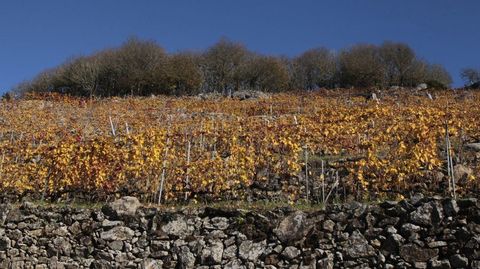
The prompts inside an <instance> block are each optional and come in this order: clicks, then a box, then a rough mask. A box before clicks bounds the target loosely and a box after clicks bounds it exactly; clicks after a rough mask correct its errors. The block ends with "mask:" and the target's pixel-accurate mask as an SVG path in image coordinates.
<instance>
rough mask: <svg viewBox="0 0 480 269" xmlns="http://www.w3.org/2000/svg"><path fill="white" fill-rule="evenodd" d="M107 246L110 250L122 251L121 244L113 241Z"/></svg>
mask: <svg viewBox="0 0 480 269" xmlns="http://www.w3.org/2000/svg"><path fill="white" fill-rule="evenodd" d="M108 246H109V247H110V249H113V250H119V251H120V250H122V249H123V242H122V241H118V240H115V241H112V242H110V243H108Z"/></svg>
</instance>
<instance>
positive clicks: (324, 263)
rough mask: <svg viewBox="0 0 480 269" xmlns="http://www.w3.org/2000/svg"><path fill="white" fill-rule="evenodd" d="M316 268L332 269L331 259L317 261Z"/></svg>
mask: <svg viewBox="0 0 480 269" xmlns="http://www.w3.org/2000/svg"><path fill="white" fill-rule="evenodd" d="M317 268H320V269H333V259H332V258H331V257H327V258H323V259H320V260H318V262H317Z"/></svg>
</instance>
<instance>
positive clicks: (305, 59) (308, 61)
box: [293, 48, 337, 90]
mask: <svg viewBox="0 0 480 269" xmlns="http://www.w3.org/2000/svg"><path fill="white" fill-rule="evenodd" d="M336 71H337V60H336V57H335V54H333V53H332V52H331V51H330V50H328V49H326V48H315V49H310V50H308V51H306V52H304V53H302V54H301V55H300V56H298V57H297V58H295V59H294V60H293V84H294V85H295V87H297V88H301V89H305V90H311V89H314V88H318V87H330V86H333V84H334V78H335V74H336Z"/></svg>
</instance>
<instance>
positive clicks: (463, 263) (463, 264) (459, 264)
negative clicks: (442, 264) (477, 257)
mask: <svg viewBox="0 0 480 269" xmlns="http://www.w3.org/2000/svg"><path fill="white" fill-rule="evenodd" d="M450 265H451V266H452V267H453V268H467V267H468V258H467V257H465V256H463V255H461V254H455V255H453V256H451V257H450Z"/></svg>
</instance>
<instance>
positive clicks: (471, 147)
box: [465, 143, 480, 151]
mask: <svg viewBox="0 0 480 269" xmlns="http://www.w3.org/2000/svg"><path fill="white" fill-rule="evenodd" d="M465 148H466V149H469V150H473V151H480V143H468V144H465Z"/></svg>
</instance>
